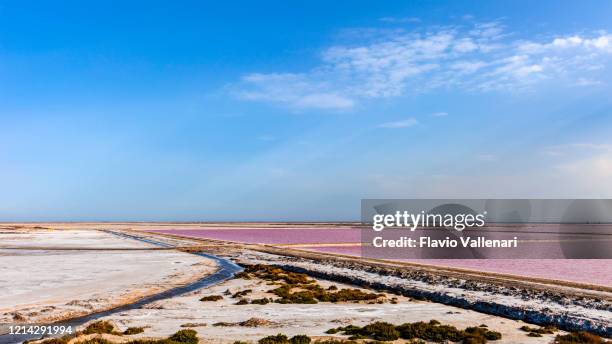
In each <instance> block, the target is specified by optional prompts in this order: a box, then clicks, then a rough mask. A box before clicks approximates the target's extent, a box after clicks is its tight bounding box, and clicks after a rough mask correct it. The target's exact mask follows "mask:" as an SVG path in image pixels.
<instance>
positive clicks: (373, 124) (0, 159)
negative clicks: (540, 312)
mask: <svg viewBox="0 0 612 344" xmlns="http://www.w3.org/2000/svg"><path fill="white" fill-rule="evenodd" d="M611 17H612V3H611V2H610V1H589V2H576V1H539V2H533V1H495V2H493V1H488V2H473V1H461V2H459V1H409V2H408V1H407V2H400V1H393V2H391V1H388V2H381V1H378V2H374V1H345V2H341V1H332V2H329V1H308V2H295V3H287V2H284V1H258V2H256V3H255V2H232V1H223V2H207V1H199V2H187V1H185V2H181V3H180V4H175V3H170V2H155V1H147V2H129V3H127V2H119V1H117V2H111V1H100V2H93V1H92V2H87V3H85V2H79V1H65V2H59V3H58V2H44V1H38V2H24V1H14V2H13V1H0V129H1V135H0V190H1V191H2V193H1V196H0V221H12V220H30V221H43V220H185V221H192V220H350V219H358V218H359V204H360V199H362V198H391V197H395V198H417V197H457V198H461V197H484V198H487V197H491V198H495V197H519V198H521V197H527V198H536V197H544V198H547V197H560V198H561V197H567V198H575V197H607V198H609V197H612V138H611V137H612V97H611V95H612V85H611V84H610V82H611V81H612V27H611V26H612V22H611V21H610V20H609V18H611Z"/></svg>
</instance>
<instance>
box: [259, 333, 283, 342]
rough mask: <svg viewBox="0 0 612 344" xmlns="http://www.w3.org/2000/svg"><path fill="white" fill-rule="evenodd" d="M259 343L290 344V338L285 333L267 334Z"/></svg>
mask: <svg viewBox="0 0 612 344" xmlns="http://www.w3.org/2000/svg"><path fill="white" fill-rule="evenodd" d="M257 343H259V344H289V338H287V336H285V335H284V334H280V333H279V334H277V335H276V336H267V337H265V338H262V339H260V340H259V341H258V342H257Z"/></svg>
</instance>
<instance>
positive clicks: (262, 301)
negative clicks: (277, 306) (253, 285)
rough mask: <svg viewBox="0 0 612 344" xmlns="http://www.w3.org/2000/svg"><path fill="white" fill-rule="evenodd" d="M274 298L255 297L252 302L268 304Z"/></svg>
mask: <svg viewBox="0 0 612 344" xmlns="http://www.w3.org/2000/svg"><path fill="white" fill-rule="evenodd" d="M271 300H272V299H268V298H265V297H264V298H261V299H254V300H251V304H252V305H267V304H268V303H270V302H271Z"/></svg>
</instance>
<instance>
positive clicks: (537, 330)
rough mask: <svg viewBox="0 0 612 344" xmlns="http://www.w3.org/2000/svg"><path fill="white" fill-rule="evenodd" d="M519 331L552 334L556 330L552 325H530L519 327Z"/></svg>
mask: <svg viewBox="0 0 612 344" xmlns="http://www.w3.org/2000/svg"><path fill="white" fill-rule="evenodd" d="M519 329H520V330H521V331H525V332H532V333H538V334H553V333H555V332H557V331H558V330H557V328H556V327H554V326H544V327H530V326H526V325H525V326H521V327H520V328H519Z"/></svg>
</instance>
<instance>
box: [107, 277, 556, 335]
mask: <svg viewBox="0 0 612 344" xmlns="http://www.w3.org/2000/svg"><path fill="white" fill-rule="evenodd" d="M318 283H319V284H320V285H321V286H323V287H328V286H330V285H336V286H338V287H339V288H342V287H347V288H354V287H353V286H346V285H342V284H339V283H334V282H329V281H322V280H318ZM272 288H275V286H269V285H268V284H267V282H265V281H261V280H258V279H252V280H243V279H232V280H229V281H226V282H224V283H222V284H220V285H217V286H214V287H210V288H206V289H202V290H200V291H198V292H194V293H191V294H189V295H183V296H178V297H173V298H171V299H166V300H162V301H158V302H155V303H153V304H150V305H148V306H147V307H146V308H144V309H135V310H130V311H126V312H123V313H119V314H115V315H112V316H109V317H107V318H105V320H111V321H113V322H114V323H115V324H116V325H117V326H118V327H119V328H120V329H121V330H124V329H126V328H127V327H130V326H142V327H146V329H145V332H144V333H142V334H140V335H136V336H130V337H136V338H142V337H161V336H168V335H171V334H172V333H174V332H176V331H177V330H178V329H181V325H184V324H191V325H197V326H193V327H190V328H193V329H194V330H196V331H197V332H198V336H199V337H200V338H201V339H202V340H203V341H204V342H206V343H233V342H234V341H236V340H245V341H251V342H256V341H257V340H258V339H260V338H262V337H265V336H268V335H275V334H278V333H284V334H286V335H288V336H293V335H296V334H306V335H308V336H311V337H313V338H320V339H322V338H329V337H330V335H326V334H325V333H324V332H325V331H326V330H328V329H330V328H334V327H338V326H346V325H349V324H354V325H365V324H368V323H371V322H375V321H387V322H391V323H394V324H401V323H405V322H416V321H428V320H431V319H436V320H439V321H441V322H442V323H445V324H451V325H454V326H457V327H460V328H465V327H468V326H478V325H480V324H486V325H488V327H489V328H490V329H492V330H495V331H499V332H501V333H502V335H503V339H502V340H500V341H495V342H494V343H548V342H550V341H551V340H552V338H553V336H552V335H546V336H545V337H541V338H532V337H527V336H526V333H525V332H522V331H520V330H518V328H519V327H521V326H523V325H525V323H522V322H520V321H512V320H508V319H504V318H501V317H495V316H490V315H486V314H482V313H478V312H473V311H469V310H463V309H459V308H455V307H450V306H445V305H442V304H437V303H431V302H425V301H414V300H412V301H411V300H410V299H408V298H406V297H402V296H396V295H388V294H387V295H388V296H387V298H388V299H391V298H392V297H397V298H398V304H391V303H389V302H387V303H384V304H367V303H339V304H333V303H327V302H325V303H318V304H312V305H302V304H300V305H295V304H287V305H282V304H277V303H270V304H267V305H234V303H236V301H237V299H233V298H231V296H227V295H224V299H223V300H221V301H216V302H201V301H199V299H200V298H202V297H203V296H206V295H223V294H224V292H225V291H226V290H228V289H229V291H230V292H237V291H241V290H245V289H252V290H253V293H252V294H249V295H248V298H251V299H256V298H261V297H274V295H273V294H270V293H267V292H266V291H267V290H270V289H272ZM250 318H259V319H264V320H267V321H269V322H270V323H269V324H267V325H264V326H258V327H246V326H240V325H235V326H214V325H213V324H215V323H219V322H228V323H239V322H243V321H246V320H248V319H250ZM335 337H337V338H346V336H341V335H336V336H335ZM492 343H493V342H492Z"/></svg>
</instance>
